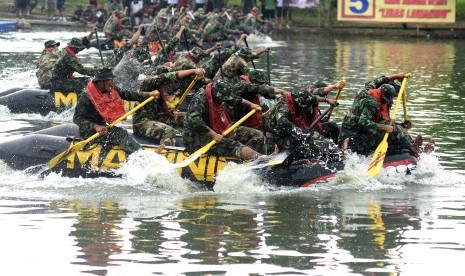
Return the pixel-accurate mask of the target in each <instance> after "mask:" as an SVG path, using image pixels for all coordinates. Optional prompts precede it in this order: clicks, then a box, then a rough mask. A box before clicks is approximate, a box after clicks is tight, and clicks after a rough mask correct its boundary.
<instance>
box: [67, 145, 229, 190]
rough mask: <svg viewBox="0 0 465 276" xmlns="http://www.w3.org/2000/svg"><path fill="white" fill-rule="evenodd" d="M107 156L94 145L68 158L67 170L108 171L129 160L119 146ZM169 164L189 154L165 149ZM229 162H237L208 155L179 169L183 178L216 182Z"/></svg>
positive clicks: (148, 148) (181, 159) (151, 149)
mask: <svg viewBox="0 0 465 276" xmlns="http://www.w3.org/2000/svg"><path fill="white" fill-rule="evenodd" d="M145 149H146V150H149V151H155V150H156V148H154V147H145ZM103 154H105V153H104V152H103V151H102V147H101V146H100V145H93V146H91V147H90V148H89V149H87V150H85V151H84V150H81V151H76V152H75V153H74V154H71V155H70V156H68V159H67V169H70V170H86V169H87V170H88V168H91V170H92V171H102V172H103V171H108V170H112V169H117V168H120V167H121V166H122V165H123V164H124V162H126V160H127V156H126V152H125V151H124V150H122V149H121V148H120V147H119V146H115V147H113V148H112V149H111V150H110V151H109V152H107V153H106V154H105V155H104V156H103ZM161 154H162V155H163V156H165V157H166V158H167V159H168V161H169V162H171V163H178V162H181V161H183V160H184V159H185V158H187V157H188V156H189V154H188V153H186V152H183V151H181V150H177V149H165V150H163V151H162V153H161ZM228 161H237V160H236V159H234V158H226V157H217V156H213V155H206V156H202V157H200V158H199V159H198V160H196V161H195V162H193V163H192V164H190V165H189V166H188V167H184V168H178V171H179V173H180V174H181V176H182V177H186V178H189V179H191V180H194V181H198V182H214V181H215V176H216V175H217V174H218V171H220V170H222V169H223V168H224V167H225V166H226V162H228ZM99 163H100V164H99Z"/></svg>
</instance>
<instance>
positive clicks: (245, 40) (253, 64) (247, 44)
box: [244, 37, 256, 69]
mask: <svg viewBox="0 0 465 276" xmlns="http://www.w3.org/2000/svg"><path fill="white" fill-rule="evenodd" d="M244 42H245V46H247V48H249V43H247V38H245V37H244ZM250 61H251V62H252V66H253V69H256V68H255V63H254V62H253V54H252V57H251V58H250Z"/></svg>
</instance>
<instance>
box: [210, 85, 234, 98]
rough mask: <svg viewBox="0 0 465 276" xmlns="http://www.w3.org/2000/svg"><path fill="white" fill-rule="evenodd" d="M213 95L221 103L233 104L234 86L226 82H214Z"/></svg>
mask: <svg viewBox="0 0 465 276" xmlns="http://www.w3.org/2000/svg"><path fill="white" fill-rule="evenodd" d="M212 94H213V96H214V97H215V98H216V99H217V100H218V101H219V102H231V101H232V100H234V96H233V94H232V86H231V84H229V82H227V81H224V80H218V81H216V82H213V84H212Z"/></svg>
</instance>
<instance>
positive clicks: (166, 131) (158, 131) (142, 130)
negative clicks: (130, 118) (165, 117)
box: [132, 118, 179, 146]
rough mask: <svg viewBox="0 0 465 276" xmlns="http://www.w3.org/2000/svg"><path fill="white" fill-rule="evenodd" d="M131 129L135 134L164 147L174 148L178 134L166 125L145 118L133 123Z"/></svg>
mask: <svg viewBox="0 0 465 276" xmlns="http://www.w3.org/2000/svg"><path fill="white" fill-rule="evenodd" d="M132 129H133V130H134V133H135V134H137V135H139V136H142V137H145V138H149V139H151V140H154V141H155V142H156V143H160V144H162V145H165V146H175V145H176V134H177V133H179V132H178V131H177V130H176V129H175V128H174V127H172V126H170V125H168V124H165V123H162V122H159V121H155V120H150V119H147V118H144V119H140V120H137V121H136V122H134V123H133V126H132Z"/></svg>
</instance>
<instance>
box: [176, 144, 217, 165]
mask: <svg viewBox="0 0 465 276" xmlns="http://www.w3.org/2000/svg"><path fill="white" fill-rule="evenodd" d="M214 144H216V141H215V140H212V141H211V142H210V143H208V144H206V145H205V146H203V147H201V148H200V149H198V150H197V151H196V152H194V153H193V154H191V155H189V157H187V158H186V159H184V160H182V161H181V162H179V163H176V164H174V166H175V167H176V168H182V167H186V166H188V165H189V164H190V163H192V162H194V161H195V160H197V159H199V157H200V156H202V154H205V153H207V152H208V151H209V150H210V148H211V147H212V146H213V145H214Z"/></svg>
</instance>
